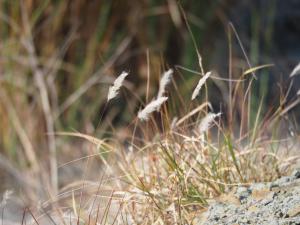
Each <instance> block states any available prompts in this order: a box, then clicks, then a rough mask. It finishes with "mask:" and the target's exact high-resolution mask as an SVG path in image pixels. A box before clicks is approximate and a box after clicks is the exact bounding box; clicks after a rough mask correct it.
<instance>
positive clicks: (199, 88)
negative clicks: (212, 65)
mask: <svg viewBox="0 0 300 225" xmlns="http://www.w3.org/2000/svg"><path fill="white" fill-rule="evenodd" d="M210 75H211V72H207V73H206V74H205V75H204V76H203V77H202V78H201V79H200V80H199V82H198V84H197V86H196V88H195V90H194V92H193V94H192V100H194V99H195V98H196V97H197V96H198V95H199V92H200V90H201V87H202V86H203V85H204V84H205V82H206V80H207V79H208V78H209V77H210Z"/></svg>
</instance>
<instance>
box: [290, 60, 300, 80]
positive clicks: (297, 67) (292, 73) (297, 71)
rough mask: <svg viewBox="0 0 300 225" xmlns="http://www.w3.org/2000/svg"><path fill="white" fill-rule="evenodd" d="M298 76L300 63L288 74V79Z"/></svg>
mask: <svg viewBox="0 0 300 225" xmlns="http://www.w3.org/2000/svg"><path fill="white" fill-rule="evenodd" d="M298 74H300V63H299V64H298V65H297V66H296V67H295V68H294V69H293V71H292V72H291V74H290V77H292V76H295V75H298Z"/></svg>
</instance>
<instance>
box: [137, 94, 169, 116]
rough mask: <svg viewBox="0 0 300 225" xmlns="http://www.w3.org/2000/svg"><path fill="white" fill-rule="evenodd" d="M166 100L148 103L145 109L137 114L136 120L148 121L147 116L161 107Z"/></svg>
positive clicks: (166, 98) (163, 98)
mask: <svg viewBox="0 0 300 225" xmlns="http://www.w3.org/2000/svg"><path fill="white" fill-rule="evenodd" d="M167 100H168V97H160V98H158V99H155V100H153V101H152V102H150V103H149V104H148V105H146V107H145V108H144V109H143V110H141V111H139V112H138V118H139V119H140V120H144V121H147V120H148V119H149V115H150V114H151V113H153V112H154V111H155V110H159V108H160V107H161V105H162V104H163V103H164V102H165V101H167Z"/></svg>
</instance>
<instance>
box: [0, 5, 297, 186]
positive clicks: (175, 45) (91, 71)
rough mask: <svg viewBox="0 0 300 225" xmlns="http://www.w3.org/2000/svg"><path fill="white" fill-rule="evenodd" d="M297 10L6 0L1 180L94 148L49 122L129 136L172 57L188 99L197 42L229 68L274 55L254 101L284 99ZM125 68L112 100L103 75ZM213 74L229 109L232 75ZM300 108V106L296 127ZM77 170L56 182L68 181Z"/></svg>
mask: <svg viewBox="0 0 300 225" xmlns="http://www.w3.org/2000/svg"><path fill="white" fill-rule="evenodd" d="M299 21H300V1H299V0H285V1H282V0H186V1H185V0H181V1H176V0H130V1H125V0H112V1H101V0H88V1H87V0H55V1H54V0H43V1H39V0H23V1H22V0H1V1H0V39H1V41H0V180H1V181H2V183H1V185H0V190H5V189H7V188H10V187H16V185H18V184H20V183H22V184H26V185H28V184H27V183H28V182H29V183H30V182H31V181H29V180H26V179H25V177H26V176H23V173H21V172H20V171H22V172H24V171H28V173H29V174H31V175H32V174H34V171H36V168H37V165H38V167H39V168H43V169H44V170H45V171H48V170H50V174H51V168H52V170H53V168H54V167H55V166H57V165H59V164H62V163H65V162H67V161H71V160H73V159H76V158H78V157H80V156H82V155H86V154H89V151H90V150H89V148H86V147H85V145H84V143H82V142H80V141H78V140H76V139H67V138H65V137H60V136H55V135H51V134H53V133H54V132H57V131H79V132H82V133H87V134H92V135H95V136H97V137H98V138H103V137H108V136H109V134H111V133H114V134H116V135H117V137H119V139H120V140H123V139H125V138H126V137H127V136H130V134H131V133H130V132H129V129H130V126H129V124H130V123H131V121H132V120H133V119H134V117H135V115H136V112H137V110H138V109H139V107H140V106H141V104H142V103H145V102H147V101H149V100H151V98H152V97H151V96H153V95H154V93H155V92H156V91H157V87H158V82H159V79H160V77H161V74H162V73H163V71H165V70H167V69H168V68H173V69H174V70H175V74H174V80H175V81H177V82H178V84H180V85H178V87H177V88H176V92H177V93H180V99H181V102H185V101H186V100H189V99H190V95H191V92H192V91H191V90H193V88H194V87H195V85H196V83H197V82H198V79H199V75H198V74H195V73H194V72H198V73H199V72H200V68H199V63H198V58H197V52H196V48H198V50H199V52H200V54H201V55H202V59H203V67H204V69H205V70H206V71H210V70H213V71H214V72H215V76H219V77H222V78H228V77H229V76H231V77H232V78H234V79H239V78H240V76H241V74H242V73H243V72H244V71H246V70H247V69H249V65H248V62H247V60H249V62H250V64H251V66H252V67H255V66H259V65H265V64H273V66H270V67H267V68H264V69H261V70H259V71H257V72H256V76H257V77H258V79H257V80H254V83H255V86H253V90H252V94H253V96H252V100H251V104H252V105H251V109H252V110H253V112H256V111H257V107H258V105H259V103H260V102H261V101H262V102H263V109H262V110H263V112H269V111H270V110H272V107H274V108H275V106H279V105H280V103H281V100H282V99H283V96H285V93H286V92H287V90H290V91H289V92H288V93H289V94H288V96H287V98H288V99H292V100H293V99H295V98H297V96H296V92H297V91H298V89H299V83H300V81H299V77H295V79H294V80H293V84H292V85H291V79H290V78H289V74H290V73H291V71H292V69H293V68H294V67H295V66H296V65H297V64H298V63H299V61H300V43H299V40H300V26H299ZM188 26H189V28H190V30H189V29H188ZM193 39H194V41H193ZM230 49H231V51H229V50H230ZM243 51H244V52H243ZM230 52H231V53H230ZM185 68H186V69H185ZM187 69H188V70H189V71H188V70H187ZM123 70H125V71H129V73H130V75H129V76H128V79H127V80H126V83H125V88H124V89H122V91H121V94H120V97H119V98H118V99H116V100H114V101H113V102H112V103H110V105H109V110H106V109H105V107H106V106H105V105H106V95H107V90H108V87H109V85H110V84H111V83H112V82H113V80H114V79H115V77H116V76H118V75H119V74H120V73H121V72H122V71H123ZM147 71H150V84H151V85H150V87H151V88H150V93H149V99H146V85H147ZM193 71H194V72H193ZM229 74H231V75H229ZM249 76H251V75H249ZM208 85H209V88H208V89H209V92H208V95H209V100H210V101H211V102H212V105H213V107H214V109H215V110H216V111H218V110H222V111H225V112H226V107H228V105H227V102H226V99H228V82H225V81H222V80H217V81H214V82H212V81H209V82H208ZM171 89H174V87H173V88H171ZM174 90H175V89H174ZM174 90H173V91H174ZM170 92H171V90H170ZM175 97H176V98H177V96H175ZM199 103H201V101H200V99H199ZM174 104H175V105H176V104H177V103H174ZM178 104H179V103H178ZM235 107H236V109H237V111H239V110H240V111H241V110H242V108H241V107H242V105H239V104H237V105H236V106H235ZM224 109H225V110H224ZM174 115H176V109H174ZM100 117H101V118H102V122H101V125H100V126H99V127H97V125H98V122H99V120H100ZM237 117H241V115H239V113H237ZM299 119H300V117H299V107H298V108H297V107H296V108H293V111H292V112H291V114H290V115H289V118H288V121H289V122H288V124H289V125H288V126H289V128H291V129H293V131H294V132H297V131H299V128H298V125H297V124H298V123H297V121H298V122H299ZM49 158H50V160H49ZM51 158H52V159H53V160H51ZM80 171H81V170H78V171H77V170H76V169H74V168H72V170H71V171H69V172H68V171H67V172H66V174H68V175H66V176H64V177H58V178H57V177H56V178H55V177H54V178H52V181H51V182H52V183H53V182H54V183H58V184H59V186H62V185H64V183H68V182H69V178H70V177H71V175H69V174H72V173H77V172H78V173H80ZM52 172H53V173H55V172H54V171H52ZM46 174H47V173H46ZM39 176H42V175H39ZM24 179H25V180H24ZM57 179H61V180H58V181H57ZM41 180H44V181H45V180H46V181H47V180H48V179H47V177H46V178H42V177H41ZM46 181H45V183H44V185H45V186H47V185H46V184H47V182H48V181H47V182H46ZM49 182H50V181H49ZM51 182H50V183H51ZM26 185H25V186H26ZM28 187H31V186H30V185H29V186H28ZM29 189H30V188H29Z"/></svg>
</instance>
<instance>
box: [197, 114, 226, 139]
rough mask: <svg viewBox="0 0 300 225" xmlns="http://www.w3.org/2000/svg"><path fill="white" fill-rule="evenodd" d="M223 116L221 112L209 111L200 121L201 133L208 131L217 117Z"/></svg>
mask: <svg viewBox="0 0 300 225" xmlns="http://www.w3.org/2000/svg"><path fill="white" fill-rule="evenodd" d="M219 116H221V113H217V114H215V113H208V114H207V115H206V116H205V117H204V118H203V119H202V120H201V122H200V124H199V127H198V130H199V133H200V134H202V133H204V132H205V131H207V130H208V129H209V127H210V125H211V123H212V122H213V121H214V120H215V118H217V117H219Z"/></svg>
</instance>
